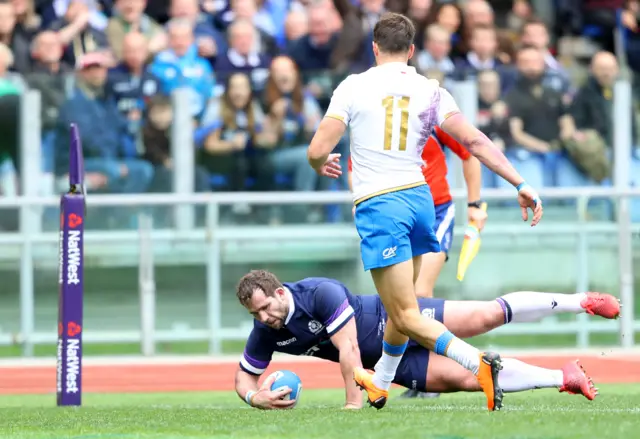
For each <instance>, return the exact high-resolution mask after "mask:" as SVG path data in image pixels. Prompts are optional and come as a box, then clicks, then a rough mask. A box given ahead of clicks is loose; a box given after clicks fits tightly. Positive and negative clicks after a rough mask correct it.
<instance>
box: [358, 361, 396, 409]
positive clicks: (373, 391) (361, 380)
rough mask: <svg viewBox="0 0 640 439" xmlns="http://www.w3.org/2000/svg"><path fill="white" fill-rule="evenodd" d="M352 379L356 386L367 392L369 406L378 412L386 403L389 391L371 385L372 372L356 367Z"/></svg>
mask: <svg viewBox="0 0 640 439" xmlns="http://www.w3.org/2000/svg"><path fill="white" fill-rule="evenodd" d="M353 379H354V381H355V382H356V385H357V386H358V387H359V388H361V389H362V390H364V391H365V392H367V399H368V401H369V405H371V406H372V407H375V408H377V409H378V410H380V409H381V408H382V407H384V405H385V404H386V403H387V399H388V398H389V391H388V390H383V389H379V388H378V387H377V386H376V385H375V384H373V372H372V371H370V370H366V369H363V368H362V367H356V368H355V369H353Z"/></svg>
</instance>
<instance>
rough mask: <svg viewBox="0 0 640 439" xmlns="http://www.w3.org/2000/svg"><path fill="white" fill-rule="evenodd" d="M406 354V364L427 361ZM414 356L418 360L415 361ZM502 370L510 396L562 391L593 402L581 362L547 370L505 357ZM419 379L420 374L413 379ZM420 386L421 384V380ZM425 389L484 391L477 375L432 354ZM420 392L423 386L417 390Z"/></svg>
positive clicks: (591, 387)
mask: <svg viewBox="0 0 640 439" xmlns="http://www.w3.org/2000/svg"><path fill="white" fill-rule="evenodd" d="M410 352H411V354H409V353H408V354H407V358H406V360H405V361H407V362H409V363H416V364H418V365H420V363H421V362H422V363H423V362H424V360H423V359H422V358H421V357H420V356H418V355H415V354H413V352H412V351H410ZM414 355H415V359H414V358H413V357H414ZM502 365H503V369H502V371H501V372H500V375H499V377H498V381H499V382H500V387H501V388H502V389H503V390H504V391H505V392H508V393H511V392H522V391H525V390H533V389H546V388H558V389H559V390H560V391H561V392H568V393H572V394H580V395H584V396H585V397H586V398H587V399H590V400H592V399H594V398H595V396H596V395H597V389H595V387H594V385H593V381H592V380H591V378H589V377H588V376H587V374H586V373H585V371H584V370H583V369H582V367H581V366H580V364H579V363H577V362H576V361H571V362H569V363H567V364H565V366H564V367H563V368H562V369H546V368H543V367H538V366H534V365H531V364H528V363H525V362H523V361H520V360H517V359H515V358H503V359H502ZM418 378H420V374H419V373H417V375H415V376H414V377H413V378H412V379H418ZM418 383H420V381H418ZM425 383H426V389H424V388H422V390H427V391H429V392H439V393H450V392H478V391H481V389H480V386H479V384H478V380H476V378H475V376H474V375H473V374H472V373H471V372H469V371H468V370H466V369H465V368H463V367H461V366H460V365H459V364H456V363H455V362H454V361H451V360H450V359H448V358H445V357H442V356H439V355H433V354H431V355H429V357H428V367H427V374H426V381H425ZM418 389H420V387H418Z"/></svg>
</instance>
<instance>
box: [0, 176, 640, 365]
mask: <svg viewBox="0 0 640 439" xmlns="http://www.w3.org/2000/svg"><path fill="white" fill-rule="evenodd" d="M453 195H454V198H455V199H465V196H466V193H465V192H464V191H461V190H456V191H454V194H453ZM540 195H541V197H542V199H543V200H544V201H548V200H553V199H564V200H567V199H575V200H577V203H576V209H577V211H578V214H579V218H580V221H578V223H567V224H558V223H545V222H544V219H543V221H542V222H541V224H540V225H539V226H538V227H536V228H530V227H528V226H527V225H525V224H522V223H516V224H499V225H498V226H495V227H493V226H491V225H490V226H487V227H486V228H485V230H484V232H483V234H484V235H483V236H491V235H497V236H502V237H504V236H505V235H509V234H527V235H538V236H543V235H564V236H568V235H575V236H577V237H578V240H577V242H578V245H577V248H576V252H577V254H578V261H579V267H580V268H579V270H578V272H579V273H580V274H579V276H578V279H577V285H576V289H577V291H586V290H587V287H588V261H587V259H586V254H587V252H588V250H589V249H588V239H587V237H588V235H592V234H596V233H597V234H609V235H616V234H617V236H618V248H619V259H620V267H621V268H620V273H619V276H620V298H621V300H622V302H623V303H624V304H625V307H626V309H631V310H632V309H634V308H633V303H634V296H633V272H632V268H631V267H632V265H631V260H632V253H631V247H630V243H631V239H632V235H633V234H634V233H640V224H633V225H632V224H631V222H630V221H629V217H628V212H627V216H626V217H625V216H621V215H618V217H617V221H616V222H611V223H594V222H588V221H586V206H587V203H588V201H589V200H590V199H592V198H609V199H613V200H617V201H618V203H617V204H618V208H619V214H621V213H624V212H622V209H624V208H625V207H624V204H625V203H621V201H622V200H625V199H626V198H627V197H640V188H627V189H624V190H620V189H618V188H576V189H568V188H567V189H544V190H542V191H541V192H540ZM483 197H484V198H485V199H487V200H513V199H514V197H515V192H514V191H513V190H505V189H501V190H486V191H485V192H484V193H483ZM57 203H58V200H57V199H55V198H51V197H48V198H38V197H22V198H14V199H0V208H4V207H14V208H19V209H21V211H22V215H23V218H24V219H25V220H26V221H27V222H28V223H30V222H31V221H34V220H35V218H32V216H37V215H38V212H37V210H34V208H37V207H42V206H54V205H56V204H57ZM88 203H89V204H90V205H92V206H119V207H124V206H138V207H144V206H176V207H178V206H185V205H205V206H206V212H207V213H206V216H207V218H206V227H205V228H202V229H192V230H153V231H149V230H141V231H131V232H127V231H120V232H116V231H113V232H109V231H105V232H101V231H87V232H86V240H85V245H96V244H97V243H99V242H110V243H118V242H129V243H131V242H138V245H139V254H140V255H149V254H152V253H153V251H152V249H151V248H150V246H152V245H153V243H158V242H163V241H166V242H183V243H184V242H189V241H192V242H203V241H204V242H206V248H207V250H206V282H207V285H206V300H207V307H206V312H207V328H206V329H203V330H197V329H196V330H188V331H184V332H179V331H156V330H155V329H154V325H153V324H151V323H149V322H153V321H154V313H155V309H154V306H153V304H154V303H155V298H154V285H153V282H152V278H150V275H149V273H152V267H150V266H149V265H148V264H146V263H144V262H143V260H142V259H141V264H140V270H141V278H140V293H141V302H140V303H141V316H142V317H143V318H142V320H141V321H142V322H143V323H144V324H143V325H142V326H143V327H142V328H141V330H139V331H108V332H96V331H90V330H88V331H87V332H86V333H85V335H84V339H85V341H86V342H89V343H113V342H119V343H122V342H133V341H135V342H140V343H141V345H142V346H143V351H144V352H145V353H147V354H151V353H152V352H153V345H154V342H162V341H185V340H190V341H196V340H206V341H208V343H209V350H210V352H211V353H214V354H216V353H220V352H221V343H222V341H224V340H238V339H243V338H245V337H246V336H247V335H248V334H247V333H245V332H243V331H239V330H238V329H237V328H233V329H230V328H223V327H222V325H221V315H222V311H221V294H222V280H221V265H222V262H221V245H222V244H223V243H224V242H229V241H237V240H247V239H248V240H271V241H276V240H289V241H292V240H303V241H304V240H310V239H327V240H330V239H352V240H354V242H356V241H357V240H358V236H357V233H356V231H355V228H353V227H352V226H351V225H343V226H336V225H324V226H315V225H314V226H313V227H309V226H280V227H276V228H274V227H272V226H250V227H241V226H234V227H229V226H223V225H220V224H219V215H218V213H219V208H220V207H221V206H225V205H233V204H236V203H246V204H251V205H273V204H280V205H285V204H289V205H290V204H299V203H306V204H336V203H351V194H349V193H348V192H326V193H324V192H309V193H303V192H299V193H295V192H293V193H292V192H283V193H278V192H272V193H261V194H256V193H233V194H213V193H208V194H161V195H153V194H148V195H122V196H113V195H94V196H90V197H88ZM514 208H515V207H514ZM144 229H148V226H144ZM57 239H58V234H57V233H55V232H48V233H47V232H45V233H30V232H28V231H23V232H21V233H18V234H0V245H8V244H14V245H16V244H18V245H21V246H22V248H23V249H30V248H31V247H32V246H33V245H34V244H36V243H44V242H48V243H55V242H57ZM356 257H357V255H354V258H356ZM33 267H34V263H33V253H32V252H31V251H23V252H22V254H21V260H20V274H21V285H26V287H21V291H20V307H21V330H20V334H14V335H10V334H0V344H12V343H15V342H16V340H17V341H18V342H20V343H22V344H23V347H24V353H25V354H26V355H29V354H30V353H31V352H32V349H33V345H34V344H41V343H51V342H53V341H54V340H55V332H54V331H52V332H51V333H49V332H46V333H44V332H36V331H35V330H34V292H33V285H34V279H33V277H34V272H33ZM143 271H144V272H145V273H147V274H146V275H143V274H142V272H143ZM635 330H640V323H639V322H634V316H633V313H624V314H623V315H622V318H621V320H620V321H619V322H602V323H601V322H596V323H594V322H591V321H588V320H587V319H586V315H581V316H578V319H577V320H576V321H575V322H557V323H554V324H553V325H540V324H518V325H509V326H507V327H503V328H501V329H500V331H499V332H501V333H510V334H523V333H529V334H530V333H539V334H542V333H575V334H577V336H578V345H579V346H582V347H586V346H587V345H588V340H589V333H591V332H618V331H619V333H620V343H621V345H622V346H623V347H630V346H633V344H634V331H635Z"/></svg>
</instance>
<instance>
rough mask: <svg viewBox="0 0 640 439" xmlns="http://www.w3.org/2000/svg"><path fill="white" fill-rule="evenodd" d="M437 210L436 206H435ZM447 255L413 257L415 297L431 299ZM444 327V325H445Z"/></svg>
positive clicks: (414, 392)
mask: <svg viewBox="0 0 640 439" xmlns="http://www.w3.org/2000/svg"><path fill="white" fill-rule="evenodd" d="M436 208H437V206H436ZM446 258H447V255H446V253H444V252H438V253H426V254H424V255H422V256H418V257H415V258H414V259H413V260H414V277H415V278H416V280H415V282H414V285H415V291H416V296H417V297H418V298H421V297H422V298H429V297H433V288H434V286H435V283H436V280H437V278H438V276H439V274H440V271H441V270H442V267H443V266H444V263H445V261H446ZM445 326H446V325H445ZM434 396H438V395H437V394H428V395H427V394H425V393H424V392H421V391H419V390H416V389H407V391H406V392H404V393H403V394H402V395H401V396H400V397H401V398H418V397H434Z"/></svg>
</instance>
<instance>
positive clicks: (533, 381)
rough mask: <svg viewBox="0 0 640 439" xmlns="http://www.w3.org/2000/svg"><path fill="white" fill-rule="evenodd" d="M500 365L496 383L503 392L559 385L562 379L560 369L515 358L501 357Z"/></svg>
mask: <svg viewBox="0 0 640 439" xmlns="http://www.w3.org/2000/svg"><path fill="white" fill-rule="evenodd" d="M502 367H503V369H502V370H501V371H500V374H498V384H499V385H500V387H502V390H504V391H505V392H521V391H523V390H532V389H546V388H550V387H560V386H562V383H563V381H564V380H563V374H562V371H561V370H553V369H544V368H542V367H537V366H532V365H530V364H527V363H523V362H522V361H520V360H516V359H515V358H503V359H502Z"/></svg>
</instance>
